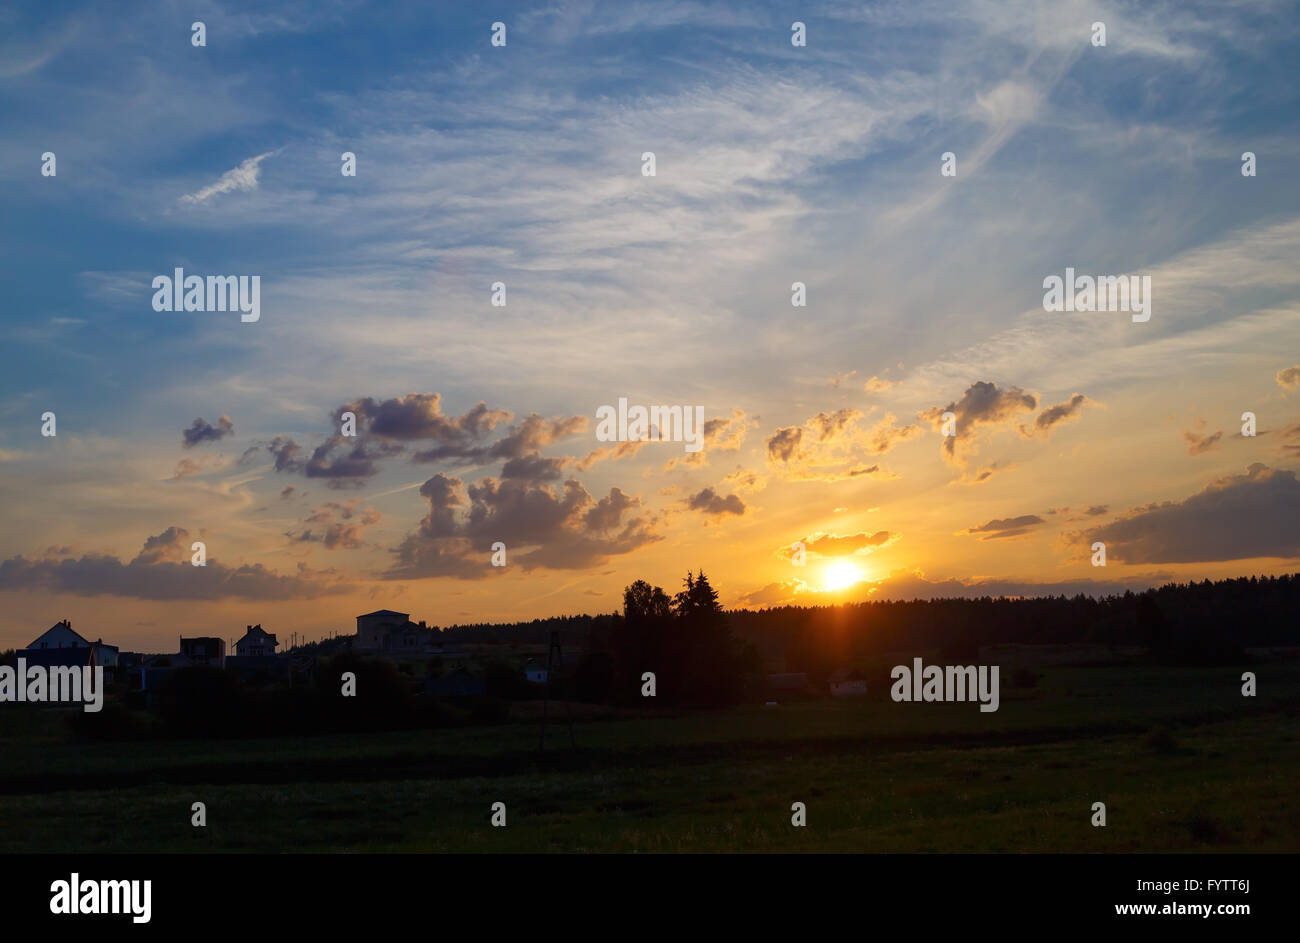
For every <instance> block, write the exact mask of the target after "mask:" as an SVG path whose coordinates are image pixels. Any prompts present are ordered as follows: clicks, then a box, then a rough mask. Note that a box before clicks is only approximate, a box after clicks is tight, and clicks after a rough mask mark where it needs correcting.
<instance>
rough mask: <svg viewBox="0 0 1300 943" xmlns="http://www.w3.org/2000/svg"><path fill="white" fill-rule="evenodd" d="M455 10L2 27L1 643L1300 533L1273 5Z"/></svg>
mask: <svg viewBox="0 0 1300 943" xmlns="http://www.w3.org/2000/svg"><path fill="white" fill-rule="evenodd" d="M460 6H461V5H455V6H453V5H450V4H447V5H443V6H432V5H431V6H429V7H427V8H424V9H422V10H421V11H420V12H419V13H413V12H411V11H406V12H402V13H396V14H395V13H393V12H391V11H389V10H388V9H386V7H385V6H384V5H381V4H365V3H349V2H340V3H277V4H274V5H269V7H270V8H271V9H272V10H273V11H274V12H265V10H264V11H262V12H239V11H238V10H236V8H235V7H234V6H228V5H217V4H212V3H205V2H197V3H190V4H174V3H159V4H132V5H130V7H129V8H122V9H119V8H116V7H113V6H110V7H108V8H105V7H102V6H93V7H92V6H87V7H85V8H84V9H82V10H81V11H80V12H74V13H67V14H60V15H58V16H57V17H56V16H55V15H53V14H51V13H49V12H48V8H47V7H46V6H45V5H44V4H35V3H20V4H18V5H17V6H16V7H15V6H13V5H10V6H8V7H6V8H5V10H4V11H3V12H0V111H2V112H3V114H4V119H3V120H4V129H5V132H4V134H3V135H0V174H3V180H4V187H3V190H2V191H0V205H3V208H4V226H3V229H2V230H0V233H2V234H0V246H2V247H0V253H2V254H3V257H4V259H5V263H4V265H3V285H4V289H5V292H4V294H5V301H4V305H3V309H2V310H3V315H2V317H3V320H4V337H5V344H4V352H5V354H4V370H3V372H0V489H2V490H0V502H2V505H3V509H4V511H3V520H4V525H5V526H4V527H3V529H2V530H0V600H2V604H0V648H7V647H10V646H22V645H24V644H26V643H27V642H28V641H30V640H31V639H32V638H34V637H35V636H36V635H37V634H39V633H40V632H41V631H43V630H44V629H46V628H48V627H49V626H50V625H51V624H52V623H54V622H55V621H56V620H58V619H61V618H68V619H71V621H72V623H73V627H74V628H75V629H76V630H78V631H79V632H81V634H83V635H87V636H89V637H91V638H98V637H103V638H104V639H105V641H109V642H113V643H115V644H118V645H120V646H121V647H123V648H124V649H135V650H146V651H157V650H173V649H174V646H175V638H176V636H177V635H180V634H185V635H198V634H213V635H218V636H221V637H223V638H233V637H238V636H239V635H241V634H242V632H243V627H244V625H246V624H248V623H255V622H257V623H261V624H262V625H263V627H264V628H266V629H267V630H268V631H271V632H276V633H278V634H279V638H280V639H281V641H283V640H285V639H286V638H287V636H288V634H289V633H290V632H295V631H296V632H299V633H303V634H305V635H306V636H307V637H309V638H315V637H319V636H321V635H323V634H325V633H327V632H351V631H353V630H354V629H355V622H354V617H355V616H356V615H357V614H358V613H362V612H366V611H368V610H371V609H376V608H392V609H397V610H400V611H404V612H409V613H411V614H412V617H413V618H415V619H417V620H418V619H425V620H427V621H429V622H430V623H434V624H439V625H448V624H451V623H455V622H469V621H476V622H477V621H504V620H514V619H521V618H522V619H527V618H533V617H538V616H547V615H557V614H564V613H577V612H592V613H595V612H610V611H614V610H615V609H617V608H619V606H620V605H621V592H622V588H623V587H624V586H625V585H626V584H628V583H630V582H631V581H633V580H635V579H642V578H643V579H646V580H649V581H650V582H652V583H657V584H660V585H662V586H664V588H665V589H667V590H669V591H670V592H672V591H675V590H676V589H677V588H678V585H679V581H680V579H681V577H682V575H683V574H684V572H685V571H686V569H687V568H688V567H690V568H692V569H698V568H703V569H704V570H705V571H706V572H707V573H708V575H709V577H710V579H711V580H712V582H713V583H714V585H715V586H716V587H717V588H718V590H719V592H720V594H721V598H722V601H723V603H724V604H726V605H729V606H751V607H752V606H760V605H772V604H780V603H783V602H795V603H807V604H816V603H824V602H827V601H838V600H844V599H862V598H880V599H885V598H898V597H905V598H911V597H914V596H922V597H924V596H933V595H958V594H967V595H969V594H978V595H983V594H986V593H989V594H997V593H1052V592H1062V591H1064V592H1069V593H1074V592H1091V593H1101V592H1112V591H1116V590H1120V591H1122V590H1123V589H1125V588H1134V589H1139V588H1145V587H1147V586H1150V585H1153V584H1158V583H1160V582H1164V581H1168V580H1174V579H1176V580H1187V579H1193V578H1194V579H1204V578H1219V577H1227V576H1238V575H1249V574H1264V573H1282V572H1291V571H1295V570H1296V569H1298V568H1300V483H1298V482H1297V479H1296V471H1297V468H1298V467H1300V186H1298V185H1297V179H1298V178H1297V175H1298V174H1300V126H1298V124H1297V120H1296V119H1297V116H1298V115H1300V100H1298V99H1300V93H1298V92H1297V83H1296V81H1295V63H1296V62H1297V61H1300V21H1298V20H1297V18H1296V16H1295V12H1294V6H1292V5H1290V4H1283V3H1266V2H1261V3H1241V4H1233V5H1231V6H1230V7H1229V6H1225V5H1224V4H1221V3H1217V2H1214V3H1193V4H1177V5H1168V6H1165V5H1160V4H1149V3H1134V4H1120V5H1116V4H1111V3H1094V2H1088V3H1068V2H1067V3H1053V4H1050V5H1040V4H1036V3H1025V2H1009V3H1004V2H991V0H990V2H965V3H962V2H959V3H949V2H925V0H922V2H911V0H907V2H897V3H881V4H857V3H852V4H851V3H813V4H798V3H796V4H793V5H790V4H774V5H761V4H749V3H744V4H741V3H735V4H727V3H719V4H703V3H693V2H664V3H651V2H646V3H639V2H638V3H608V4H585V3H548V4H537V5H526V4H525V5H514V6H511V5H505V4H502V5H501V6H500V7H493V8H492V9H491V10H489V11H487V12H479V10H478V9H475V7H476V6H477V5H467V6H468V7H469V8H470V9H469V12H466V10H464V9H458V7H460ZM195 20H201V21H203V22H204V23H205V25H206V30H207V45H206V47H203V48H196V47H194V46H192V45H191V41H190V37H191V30H190V24H191V23H192V22H193V21H195ZM494 20H501V21H503V22H504V23H505V24H506V27H507V44H506V45H505V46H504V47H493V46H492V45H491V43H490V39H491V32H492V30H491V24H492V22H493V21H494ZM794 20H800V21H803V22H804V23H806V26H807V46H806V47H803V48H797V47H794V46H792V45H791V42H790V37H791V29H790V26H791V23H792V22H793V21H794ZM1097 21H1101V22H1104V23H1105V24H1106V39H1107V42H1106V45H1105V46H1104V47H1098V46H1094V45H1093V44H1092V42H1091V41H1090V40H1091V36H1092V31H1091V25H1092V24H1093V23H1094V22H1097ZM345 151H351V152H353V153H355V155H356V162H357V174H356V176H355V177H345V176H342V175H341V173H340V154H341V153H343V152H345ZM646 151H651V152H654V154H655V158H656V175H655V176H653V177H646V176H643V175H642V172H641V170H642V154H643V153H644V152H646ZM1246 151H1250V152H1253V153H1254V154H1255V155H1256V158H1257V175H1256V176H1253V177H1247V176H1243V174H1242V172H1241V168H1242V154H1243V152H1246ZM45 152H53V153H54V154H55V155H56V157H57V174H56V175H55V176H42V174H41V165H42V157H41V155H42V154H43V153H45ZM944 152H952V153H953V154H955V156H956V162H957V176H956V177H944V176H941V174H940V157H941V155H942V154H943V153H944ZM176 267H182V268H184V269H185V271H186V273H187V274H198V275H260V276H261V318H260V320H259V321H257V322H256V323H242V322H241V320H240V316H239V314H238V313H237V312H235V313H232V312H183V311H182V312H157V311H155V310H154V309H153V307H152V305H151V298H152V297H153V290H152V288H151V282H152V280H153V278H154V277H155V276H157V275H171V273H172V271H173V269H174V268H176ZM1067 267H1071V268H1074V269H1075V270H1076V271H1077V272H1078V273H1080V274H1092V275H1101V274H1106V275H1122V274H1141V275H1149V276H1151V279H1152V286H1153V288H1152V290H1153V304H1152V309H1151V318H1150V320H1149V321H1148V322H1145V323H1135V322H1133V321H1132V320H1131V318H1130V316H1129V315H1128V314H1127V313H1122V312H1047V311H1044V309H1043V294H1044V288H1043V280H1044V278H1046V277H1047V276H1050V275H1053V274H1056V275H1062V274H1063V273H1064V271H1065V269H1066V268H1067ZM494 282H503V283H505V285H506V286H507V304H506V306H505V307H494V306H493V305H492V304H491V286H492V284H493V283H494ZM794 282H803V283H805V284H806V286H807V306H806V307H793V306H792V305H791V285H792V283H794ZM620 397H626V398H627V400H628V401H629V402H630V403H632V404H642V405H647V406H648V405H682V406H686V405H689V406H695V405H699V406H702V407H703V409H704V418H705V420H706V423H707V426H706V433H707V435H706V442H705V447H704V448H703V450H702V451H700V452H698V453H690V452H687V451H686V450H685V449H684V448H683V445H682V443H680V442H650V443H617V442H615V443H610V442H602V441H599V440H598V439H597V437H596V420H595V417H596V411H597V409H598V408H599V407H601V406H602V405H615V404H617V403H618V400H619V398H620ZM344 410H352V411H354V412H355V413H356V415H357V416H358V432H359V433H360V434H359V435H358V436H357V437H356V438H352V439H343V438H340V437H339V436H338V433H339V423H338V421H337V416H338V415H339V414H340V413H341V412H342V411H344ZM46 411H52V412H54V413H55V415H56V417H57V435H55V436H54V437H44V436H42V435H41V426H42V421H41V416H42V414H43V413H45V412H46ZM945 411H951V412H954V413H955V415H956V417H957V429H958V434H957V436H956V437H955V438H945V437H944V436H943V435H941V432H940V428H941V423H942V419H941V416H942V413H944V412H945ZM1247 411H1250V412H1253V413H1254V414H1255V415H1256V417H1257V430H1258V434H1257V435H1256V436H1254V437H1249V436H1243V435H1242V434H1241V433H1242V414H1243V412H1247ZM195 540H202V541H204V542H205V544H206V546H207V554H208V563H207V566H205V567H201V568H199V567H193V566H191V565H190V563H189V560H190V545H191V543H192V542H193V541H195ZM1095 540H1102V541H1104V542H1105V543H1106V545H1107V558H1108V559H1107V566H1106V567H1105V568H1104V569H1103V568H1100V567H1094V566H1093V565H1092V564H1091V562H1090V557H1091V551H1090V546H1091V544H1092V542H1093V541H1095ZM494 541H502V542H504V543H505V544H506V547H507V561H508V563H507V566H505V567H493V566H492V565H491V564H490V558H491V545H492V543H493V542H494ZM796 541H802V542H803V543H804V545H805V547H806V549H807V556H806V563H805V565H804V566H796V565H794V561H792V555H791V545H792V544H793V543H794V542H796Z"/></svg>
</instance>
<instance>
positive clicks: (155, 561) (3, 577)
mask: <svg viewBox="0 0 1300 943" xmlns="http://www.w3.org/2000/svg"><path fill="white" fill-rule="evenodd" d="M189 538H190V535H189V532H188V531H186V530H185V529H184V528H180V527H169V528H167V530H165V531H163V533H161V534H159V535H157V536H156V537H150V538H149V539H148V540H146V541H145V544H144V548H143V549H142V550H141V551H140V553H139V555H137V556H136V558H135V559H134V560H132V561H131V562H130V563H123V562H122V561H121V560H119V559H118V558H117V557H113V556H109V555H107V554H86V555H83V556H82V557H80V558H72V557H69V558H65V559H62V560H50V559H44V560H28V559H26V558H24V557H22V556H16V557H11V558H9V559H8V560H5V561H4V562H3V563H0V589H7V590H29V591H35V592H46V593H70V594H72V595H76V596H125V597H133V598H136V599H155V600H172V599H199V600H218V599H226V598H232V597H233V598H241V599H259V600H277V599H314V598H316V597H318V596H321V595H329V594H335V593H345V592H349V591H351V589H352V587H351V586H349V585H348V584H346V583H342V582H339V581H337V575H336V574H335V573H334V572H333V571H332V570H310V569H308V568H307V567H305V566H303V565H302V564H299V566H298V572H297V573H296V574H295V575H292V576H285V575H282V574H279V573H276V572H275V571H273V570H268V569H267V568H266V567H264V566H262V565H261V564H260V563H259V564H256V565H253V566H248V565H245V566H240V567H228V566H226V565H224V564H223V563H221V562H219V561H217V560H213V559H209V560H208V561H207V564H206V565H205V566H192V565H191V564H190V562H189V556H190V551H189ZM182 558H183V562H181V560H182ZM169 561H170V562H169Z"/></svg>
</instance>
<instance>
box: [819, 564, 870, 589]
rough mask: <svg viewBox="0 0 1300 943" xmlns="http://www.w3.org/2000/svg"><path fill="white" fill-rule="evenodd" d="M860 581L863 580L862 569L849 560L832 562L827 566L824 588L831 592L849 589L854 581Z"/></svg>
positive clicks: (823, 578) (823, 582)
mask: <svg viewBox="0 0 1300 943" xmlns="http://www.w3.org/2000/svg"><path fill="white" fill-rule="evenodd" d="M860 582H862V571H861V570H859V569H858V568H857V567H856V566H854V565H853V564H852V563H849V562H848V561H847V560H841V561H840V562H839V563H832V564H831V565H830V566H828V567H827V568H826V573H825V574H824V575H823V577H822V586H823V588H824V589H826V590H828V591H830V592H834V591H835V590H838V589H847V588H848V587H850V586H852V585H853V584H854V583H860Z"/></svg>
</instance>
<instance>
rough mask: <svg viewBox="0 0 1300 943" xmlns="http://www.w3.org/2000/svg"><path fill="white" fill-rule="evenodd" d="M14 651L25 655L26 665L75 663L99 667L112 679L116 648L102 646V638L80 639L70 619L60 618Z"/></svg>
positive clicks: (56, 665)
mask: <svg viewBox="0 0 1300 943" xmlns="http://www.w3.org/2000/svg"><path fill="white" fill-rule="evenodd" d="M14 654H15V656H21V657H22V658H24V659H25V660H26V662H27V664H29V665H41V666H42V667H45V668H56V667H74V666H78V665H88V666H90V667H92V668H94V667H100V668H103V669H104V675H105V676H106V677H107V678H108V679H109V680H110V681H111V680H112V679H113V675H114V673H115V670H116V668H117V655H118V648H117V646H116V645H105V644H104V640H103V639H102V638H101V639H96V640H95V641H93V642H92V641H90V640H89V639H86V638H83V637H82V636H81V635H80V634H79V633H77V632H74V631H73V629H72V623H71V622H69V621H68V620H67V619H61V620H60V621H58V622H56V623H54V625H52V626H50V627H49V628H48V629H46V630H45V631H44V632H42V633H41V634H40V635H38V636H37V637H36V638H35V639H33V640H32V642H31V644H30V645H28V646H27V647H26V648H20V649H19V650H18V651H17V652H15V653H14Z"/></svg>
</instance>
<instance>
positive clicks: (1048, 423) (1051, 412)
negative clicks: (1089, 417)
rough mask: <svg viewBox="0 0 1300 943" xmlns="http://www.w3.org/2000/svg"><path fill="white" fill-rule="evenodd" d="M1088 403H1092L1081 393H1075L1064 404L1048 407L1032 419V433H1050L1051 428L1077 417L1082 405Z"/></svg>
mask: <svg viewBox="0 0 1300 943" xmlns="http://www.w3.org/2000/svg"><path fill="white" fill-rule="evenodd" d="M1090 402H1092V401H1091V400H1090V399H1088V397H1086V396H1084V395H1083V394H1082V393H1075V394H1074V395H1073V396H1071V397H1070V398H1069V399H1068V400H1066V401H1065V402H1064V403H1057V404H1056V405H1054V406H1048V407H1047V408H1046V409H1044V410H1043V411H1042V412H1041V413H1039V414H1038V416H1037V417H1036V418H1035V419H1034V432H1039V433H1044V434H1046V433H1048V432H1050V431H1051V430H1052V427H1053V426H1058V425H1060V424H1061V423H1063V422H1067V421H1069V420H1070V419H1073V418H1075V417H1076V416H1078V415H1079V412H1080V411H1081V410H1082V409H1083V407H1084V405H1085V404H1086V403H1090Z"/></svg>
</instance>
